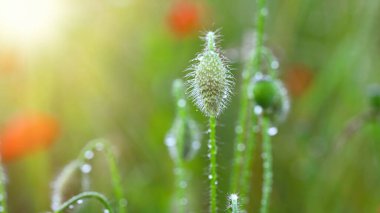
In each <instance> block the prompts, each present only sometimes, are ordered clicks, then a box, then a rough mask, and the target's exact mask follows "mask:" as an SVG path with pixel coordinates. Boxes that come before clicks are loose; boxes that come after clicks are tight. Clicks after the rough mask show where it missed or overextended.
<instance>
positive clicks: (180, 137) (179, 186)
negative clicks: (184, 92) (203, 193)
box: [174, 98, 187, 213]
mask: <svg viewBox="0 0 380 213" xmlns="http://www.w3.org/2000/svg"><path fill="white" fill-rule="evenodd" d="M180 100H181V99H180V98H179V99H178V101H180ZM177 110H178V112H177V113H178V115H179V116H180V117H181V122H180V126H179V129H178V134H176V137H177V138H176V141H177V143H176V145H177V150H178V152H177V154H178V158H177V159H176V160H175V172H174V173H175V176H176V193H175V194H176V196H177V203H178V209H177V212H179V213H183V212H185V211H186V204H187V202H186V186H187V181H186V168H185V162H184V156H183V153H182V151H183V150H184V138H185V125H186V124H185V121H186V115H187V112H186V108H185V107H177Z"/></svg>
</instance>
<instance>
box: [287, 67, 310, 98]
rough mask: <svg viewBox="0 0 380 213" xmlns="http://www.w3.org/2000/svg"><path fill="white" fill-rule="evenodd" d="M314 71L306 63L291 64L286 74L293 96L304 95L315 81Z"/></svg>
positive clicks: (288, 86)
mask: <svg viewBox="0 0 380 213" xmlns="http://www.w3.org/2000/svg"><path fill="white" fill-rule="evenodd" d="M313 78H314V75H313V72H312V71H311V70H310V68H308V67H307V66H306V65H303V64H294V65H291V66H290V67H289V68H288V69H287V71H286V74H285V79H284V81H285V84H286V88H288V90H289V93H290V94H291V95H292V96H295V97H299V96H302V95H303V94H304V93H305V92H306V91H307V89H308V88H309V87H310V85H311V83H312V81H313Z"/></svg>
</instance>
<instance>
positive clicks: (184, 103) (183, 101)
mask: <svg viewBox="0 0 380 213" xmlns="http://www.w3.org/2000/svg"><path fill="white" fill-rule="evenodd" d="M177 105H178V107H181V108H183V107H185V106H186V101H185V99H182V98H181V99H179V100H178V102H177Z"/></svg>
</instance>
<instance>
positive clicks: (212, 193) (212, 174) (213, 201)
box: [208, 116, 217, 213]
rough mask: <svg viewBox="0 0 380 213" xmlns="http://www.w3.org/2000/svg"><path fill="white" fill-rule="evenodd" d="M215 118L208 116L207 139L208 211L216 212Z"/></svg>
mask: <svg viewBox="0 0 380 213" xmlns="http://www.w3.org/2000/svg"><path fill="white" fill-rule="evenodd" d="M215 132H216V118H215V117H214V116H211V117H210V140H209V154H210V174H209V177H208V178H209V180H210V212H211V213H216V212H217V204H216V200H217V198H216V192H217V191H216V189H217V187H216V186H217V172H216V153H217V147H216V136H215Z"/></svg>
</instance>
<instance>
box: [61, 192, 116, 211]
mask: <svg viewBox="0 0 380 213" xmlns="http://www.w3.org/2000/svg"><path fill="white" fill-rule="evenodd" d="M82 199H96V200H98V201H99V202H100V203H101V204H102V205H103V207H104V208H105V210H108V212H109V213H113V211H112V208H111V205H110V203H109V202H108V200H107V198H106V197H105V196H104V195H102V194H100V193H98V192H82V193H80V194H78V195H75V196H74V197H72V198H70V199H69V200H68V201H66V202H64V203H63V204H62V205H61V206H60V207H59V208H58V209H57V210H55V211H54V213H60V212H63V210H65V209H67V208H68V207H69V206H70V205H72V204H75V203H76V202H77V201H78V200H82Z"/></svg>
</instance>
